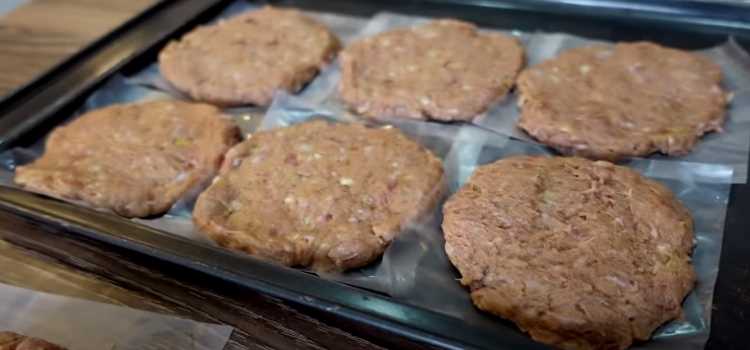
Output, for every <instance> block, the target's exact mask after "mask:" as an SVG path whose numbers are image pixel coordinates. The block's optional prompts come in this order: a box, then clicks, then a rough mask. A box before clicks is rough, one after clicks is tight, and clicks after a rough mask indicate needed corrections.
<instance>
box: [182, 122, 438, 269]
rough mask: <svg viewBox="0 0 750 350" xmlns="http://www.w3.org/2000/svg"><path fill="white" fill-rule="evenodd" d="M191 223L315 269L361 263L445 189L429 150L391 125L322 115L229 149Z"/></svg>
mask: <svg viewBox="0 0 750 350" xmlns="http://www.w3.org/2000/svg"><path fill="white" fill-rule="evenodd" d="M226 163H228V164H227V166H226V167H225V168H226V169H227V171H226V173H223V174H222V175H221V176H220V178H219V179H218V180H217V181H216V182H214V184H213V185H211V186H210V187H209V188H208V190H206V191H205V192H203V194H201V196H200V197H199V198H198V202H197V203H196V205H195V210H194V213H193V221H194V222H195V224H196V226H197V227H198V228H199V229H200V230H201V231H203V232H204V233H205V234H207V235H208V236H210V237H211V238H213V239H214V240H215V241H216V242H217V243H219V244H220V245H222V246H225V247H228V248H231V249H236V250H240V251H243V252H245V253H248V254H252V255H255V256H258V257H261V258H265V259H270V260H274V261H277V262H280V263H282V264H284V265H287V266H303V267H309V268H311V269H313V270H316V271H321V272H326V271H344V270H347V269H352V268H358V267H362V266H364V265H367V264H368V263H370V262H372V261H373V260H375V259H376V258H377V257H378V256H380V255H381V254H382V253H383V251H384V250H385V248H386V247H387V246H388V245H389V244H390V242H391V241H392V240H393V238H394V237H395V236H396V235H397V234H398V233H400V232H401V229H402V227H403V226H404V224H406V223H407V222H408V221H410V220H413V219H417V218H419V217H421V216H422V215H423V214H428V213H431V212H432V211H433V210H434V209H435V207H436V206H437V205H438V202H439V201H440V199H441V198H442V196H443V195H444V193H445V186H446V185H445V180H444V175H443V168H442V165H441V163H440V160H438V159H437V158H436V157H435V156H434V155H433V154H432V153H431V152H430V151H427V150H424V149H423V148H422V147H421V146H420V145H419V144H418V143H416V142H414V141H412V140H411V139H409V138H408V137H407V136H406V135H404V134H403V133H401V132H400V131H398V130H396V129H393V128H381V129H373V128H367V127H365V126H364V125H361V124H328V123H326V122H323V121H314V122H308V123H303V124H296V125H293V126H290V127H286V128H281V129H274V130H270V131H264V132H260V133H258V134H256V135H254V136H253V137H252V138H251V139H249V140H247V141H245V142H243V143H241V144H240V145H238V146H236V147H235V148H234V149H233V150H232V151H230V152H229V155H228V156H227V160H226Z"/></svg>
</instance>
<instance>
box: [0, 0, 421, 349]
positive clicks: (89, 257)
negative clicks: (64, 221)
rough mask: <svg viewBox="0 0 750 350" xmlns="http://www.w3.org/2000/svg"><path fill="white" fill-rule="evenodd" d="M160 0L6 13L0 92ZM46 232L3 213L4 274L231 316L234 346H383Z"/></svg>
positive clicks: (74, 292)
mask: <svg viewBox="0 0 750 350" xmlns="http://www.w3.org/2000/svg"><path fill="white" fill-rule="evenodd" d="M156 2H158V0H36V1H34V2H32V3H30V4H28V5H25V6H24V7H21V8H19V9H17V10H15V11H14V12H11V13H10V14H8V15H7V16H5V17H4V18H0V95H5V94H7V93H9V92H11V91H13V90H14V89H16V88H17V87H19V86H20V85H22V84H23V83H25V82H27V81H29V80H30V79H33V78H34V77H35V76H37V75H39V74H41V73H43V72H44V71H45V70H47V69H49V68H50V67H52V66H53V65H55V64H56V63H57V62H59V61H61V60H62V59H64V58H66V57H67V56H69V55H71V54H73V53H75V52H76V51H78V50H80V49H81V48H83V47H84V46H85V45H87V44H88V43H90V42H92V41H93V40H95V39H97V38H98V37H100V36H102V35H103V34H105V33H106V32H108V31H109V30H111V29H113V28H115V27H116V26H118V25H119V24H121V23H123V22H124V21H126V20H127V19H128V18H130V17H132V16H133V15H135V14H137V13H139V12H140V11H143V10H144V9H146V8H147V7H148V6H150V5H153V4H155V3H156ZM41 232H42V231H38V230H36V229H35V228H33V227H30V226H28V225H27V224H26V223H23V222H19V221H16V220H15V219H13V218H12V217H9V216H6V215H3V214H0V238H2V240H0V282H3V283H8V284H13V285H17V286H21V287H26V288H30V289H35V290H40V291H45V292H50V293H56V294H62V295H67V296H71V297H77V298H83V299H88V300H94V301H101V302H106V303H111V304H118V305H123V306H129V307H133V308H138V309H143V310H149V311H156V312H160V313H166V314H174V315H180V316H184V317H188V318H192V319H195V320H199V321H206V322H216V323H225V324H229V325H232V326H234V327H235V328H236V330H235V332H234V334H233V336H232V338H231V340H230V343H229V344H228V346H227V349H259V350H260V349H264V350H269V349H283V350H303V349H342V350H357V349H361V350H365V349H382V348H381V347H379V346H376V345H374V344H372V343H370V342H368V341H365V340H363V339H360V338H358V337H356V336H354V335H352V334H350V333H347V332H345V331H342V330H341V329H339V328H336V327H332V326H329V325H327V324H326V323H324V322H322V321H320V320H319V319H316V318H314V317H311V316H309V314H310V312H309V310H303V311H305V312H300V311H299V310H298V309H295V307H294V306H291V305H287V304H285V303H283V302H282V301H280V300H278V299H275V298H272V297H269V296H264V295H259V294H254V293H250V292H244V291H238V290H236V289H232V288H228V287H227V288H222V286H220V285H216V284H215V282H214V281H208V280H195V279H191V282H183V281H184V280H186V279H183V278H182V277H186V276H185V275H186V274H187V273H186V272H185V271H179V270H169V267H165V268H164V269H161V268H156V267H155V266H156V265H155V264H149V263H144V262H143V261H133V258H132V257H130V256H128V255H126V254H119V253H118V252H113V251H109V250H107V249H102V248H101V247H97V246H95V245H86V244H83V243H81V242H74V241H70V242H60V241H54V242H53V241H52V240H50V239H49V238H50V236H47V235H45V234H42V233H41ZM8 242H12V244H11V243H8ZM147 266H148V267H147ZM103 276H107V277H106V279H105V277H103ZM178 281H179V282H178ZM207 285H210V286H208V287H207ZM329 322H330V321H329ZM333 322H335V321H333ZM390 346H393V345H390ZM390 346H389V347H390ZM407 347H408V348H422V346H419V345H415V344H411V345H407Z"/></svg>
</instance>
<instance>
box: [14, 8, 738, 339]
mask: <svg viewBox="0 0 750 350" xmlns="http://www.w3.org/2000/svg"><path fill="white" fill-rule="evenodd" d="M255 2H257V3H261V2H262V3H272V4H275V5H280V6H288V7H297V8H301V9H307V10H315V11H324V12H333V13H342V14H347V15H357V16H372V15H373V14H375V13H377V12H381V11H391V12H397V13H405V14H413V15H420V16H428V17H454V18H461V19H465V20H469V21H472V22H475V23H477V24H478V25H480V26H482V27H491V28H500V29H511V28H512V29H518V30H522V31H526V32H535V31H545V32H563V33H570V34H574V35H579V36H584V37H588V38H592V39H603V40H608V41H623V40H639V39H642V40H650V41H655V42H658V43H661V44H664V45H668V46H673V47H678V48H683V49H697V48H705V47H711V46H715V45H717V44H720V43H722V42H723V41H724V40H725V39H726V37H727V35H731V36H733V37H734V38H735V40H736V41H737V43H738V44H739V45H740V46H742V47H743V48H745V49H746V50H748V48H750V7H744V6H743V5H740V4H730V3H716V2H697V1H658V0H564V1H555V0H465V1H464V0H400V1H399V0H338V1H325V0H278V1H255ZM230 3H232V0H165V1H163V2H161V3H159V4H157V5H155V6H154V7H152V8H150V9H148V10H147V11H145V12H144V13H142V14H140V15H139V16H137V17H136V18H134V19H132V20H131V21H129V22H127V23H126V24H124V25H123V26H121V27H120V28H118V29H116V30H115V31H114V32H112V33H110V34H108V35H107V36H105V37H103V38H102V39H100V40H99V41H97V42H96V43H94V44H92V45H91V46H89V47H88V48H86V49H84V50H83V51H81V52H79V53H78V54H76V55H74V56H73V57H71V58H70V59H68V60H67V61H65V62H63V63H61V64H60V65H58V66H56V67H54V68H53V69H51V70H50V71H49V72H47V73H45V74H44V75H42V76H41V77H39V78H37V79H36V80H34V81H32V82H30V83H29V84H27V85H25V86H23V87H22V88H20V89H18V90H17V91H16V92H14V93H12V94H11V95H9V96H7V97H5V98H4V99H3V100H2V101H0V151H3V150H7V149H10V148H12V147H18V146H21V147H22V146H24V145H30V144H32V143H34V142H36V141H37V140H39V139H40V138H41V137H43V136H44V135H45V134H46V133H47V132H49V130H51V129H52V128H54V127H55V126H57V125H58V124H60V123H62V122H63V121H64V120H65V119H66V118H67V117H69V116H70V115H71V114H72V113H74V112H75V111H76V110H77V109H78V108H79V107H80V105H81V104H82V103H83V101H84V100H85V99H86V98H87V97H88V96H89V94H90V93H91V92H92V91H94V90H95V89H96V88H97V87H98V86H100V85H101V84H102V83H103V82H104V81H106V80H107V79H108V78H109V77H111V76H113V75H114V74H118V73H123V74H128V73H132V72H137V71H139V70H140V69H142V68H144V67H146V66H148V65H149V64H151V63H153V62H154V61H155V59H156V54H157V53H158V51H159V49H160V48H161V47H162V46H163V45H164V44H165V43H166V42H167V41H168V40H170V39H172V38H176V37H179V36H180V35H182V34H183V33H184V32H186V31H188V30H190V29H191V28H193V27H194V26H196V25H197V24H201V23H204V22H206V21H208V20H210V19H211V18H213V17H214V16H215V15H216V14H218V13H219V12H220V11H222V10H223V9H224V8H225V7H226V6H228V5H229V4H230ZM0 210H3V211H5V212H7V213H8V214H10V215H14V216H17V217H19V218H21V219H23V220H27V221H32V222H34V223H35V224H36V225H41V226H43V227H45V228H47V229H49V230H53V231H57V232H65V234H66V235H71V234H72V235H75V236H78V237H81V239H85V240H94V241H96V242H99V243H103V244H107V245H111V246H114V247H117V248H118V249H125V250H127V251H131V252H133V253H134V254H138V255H147V256H149V257H150V258H155V259H158V260H161V261H164V262H167V263H171V264H177V265H180V266H182V267H183V268H188V269H191V270H194V271H196V272H200V273H203V274H206V275H210V276H212V277H214V278H220V279H222V280H225V281H227V282H229V283H232V284H235V285H238V286H241V287H245V288H251V289H253V290H257V291H259V292H262V293H266V294H269V295H272V296H275V297H279V298H282V299H284V300H288V301H290V302H292V303H296V304H299V305H302V306H305V307H309V308H313V309H315V310H317V312H323V313H329V314H331V315H335V316H336V318H338V319H341V318H344V319H347V320H349V321H351V322H353V323H355V324H362V325H367V326H369V327H375V328H377V329H379V330H381V331H385V332H388V333H391V334H393V335H394V336H398V337H403V338H408V339H411V340H415V341H418V342H423V343H426V344H428V345H432V346H435V347H439V348H446V349H487V350H489V349H551V348H550V347H547V346H544V345H541V344H538V343H535V342H533V341H532V340H531V339H529V338H527V337H526V336H523V335H522V334H521V333H520V332H519V331H518V330H517V329H516V328H515V327H514V326H512V324H509V323H508V327H506V328H507V329H500V330H498V328H497V327H491V328H490V327H487V328H485V327H482V326H481V325H480V326H477V325H469V324H467V323H464V322H462V321H461V320H459V319H456V318H452V317H450V316H447V315H444V314H440V313H436V312H432V311H428V310H425V309H421V308H417V307H413V306H410V305H406V304H402V303H399V302H396V301H394V300H392V299H390V298H389V297H387V296H383V295H379V294H375V293H371V292H368V291H365V290H362V289H357V288H354V287H349V286H346V285H343V284H339V283H336V282H332V281H328V280H324V279H321V278H318V277H316V276H313V275H310V274H306V273H303V272H300V271H298V270H294V269H288V268H284V267H281V266H276V265H272V264H268V263H265V262H262V261H259V260H254V259H248V258H245V257H242V256H239V255H237V254H233V253H231V252H229V251H226V250H224V249H220V248H215V247H211V246H207V245H203V244H200V243H199V242H195V241H190V240H187V239H185V238H181V237H178V236H174V235H170V234H167V233H164V232H161V231H159V230H155V229H152V228H149V227H146V226H142V225H138V224H135V223H133V222H131V221H128V220H125V219H121V218H119V217H116V216H114V215H111V214H107V213H103V212H99V211H95V210H92V209H89V208H85V207H80V206H76V205H73V204H70V203H67V202H62V201H59V200H54V199H50V198H48V197H44V196H40V195H36V194H32V193H28V192H25V191H21V190H18V189H14V188H7V187H0ZM748 211H750V188H749V187H748V186H747V185H746V184H735V185H732V189H731V196H730V203H729V208H728V211H727V217H726V223H725V232H724V242H723V249H722V255H721V264H720V273H719V278H718V281H717V285H716V291H715V297H714V305H713V312H712V313H713V316H712V325H711V337H710V339H709V341H708V343H707V345H706V349H746V348H747V344H745V342H744V340H743V337H742V336H743V334H742V331H743V330H748V329H750V312H748V314H747V315H746V314H745V313H744V312H743V310H750V255H748V254H746V253H745V250H746V249H745V247H746V246H748V245H750V235H746V232H745V230H746V229H745V228H747V227H750V217H749V216H748V215H747V214H746V213H747V212H748ZM0 225H1V223H0Z"/></svg>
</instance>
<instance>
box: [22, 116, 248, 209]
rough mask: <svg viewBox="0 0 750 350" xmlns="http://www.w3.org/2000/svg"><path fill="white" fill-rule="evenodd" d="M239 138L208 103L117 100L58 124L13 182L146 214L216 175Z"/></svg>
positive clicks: (231, 126) (160, 207)
mask: <svg viewBox="0 0 750 350" xmlns="http://www.w3.org/2000/svg"><path fill="white" fill-rule="evenodd" d="M239 139H240V136H239V128H237V126H236V125H234V123H233V122H232V121H231V120H229V119H228V118H225V117H224V116H223V115H222V114H221V112H220V111H219V110H218V109H217V108H216V107H213V106H210V105H205V104H193V103H187V102H180V101H155V102H148V103H143V104H124V105H117V106H112V107H107V108H104V109H100V110H96V111H93V112H90V113H87V114H85V115H83V116H81V117H79V118H77V119H76V120H74V121H73V122H72V123H70V124H69V125H67V126H63V127H59V128H57V129H56V130H55V131H53V132H52V133H51V134H50V136H49V139H48V140H47V143H46V151H45V153H44V155H43V156H42V157H41V158H39V159H37V160H36V161H35V162H34V163H31V164H29V165H26V166H20V167H18V168H17V169H16V172H15V182H16V184H17V185H18V186H20V187H23V188H27V189H29V190H33V191H36V192H42V193H47V194H50V195H53V196H57V197H63V198H69V199H80V200H83V201H85V202H86V203H88V204H89V205H91V206H93V207H97V208H105V209H109V210H112V211H114V212H115V213H117V214H119V215H122V216H126V217H146V216H151V215H156V214H161V213H164V212H166V211H168V210H169V209H170V208H171V207H172V205H174V203H175V202H177V200H179V199H180V198H181V197H182V196H183V195H184V194H186V192H187V191H189V190H191V189H193V188H195V187H196V186H197V185H198V184H200V183H201V182H203V181H207V180H210V179H211V178H212V177H213V176H214V175H215V174H216V172H217V170H218V169H219V167H220V165H221V162H222V161H223V157H224V154H225V153H226V152H227V150H228V149H229V148H230V147H231V146H232V145H234V144H236V143H237V142H238V141H239Z"/></svg>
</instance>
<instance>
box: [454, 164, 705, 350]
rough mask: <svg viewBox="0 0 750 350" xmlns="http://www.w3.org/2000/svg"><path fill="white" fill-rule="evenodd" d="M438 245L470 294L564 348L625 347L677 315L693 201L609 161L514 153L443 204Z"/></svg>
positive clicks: (686, 285)
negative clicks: (685, 202) (682, 200)
mask: <svg viewBox="0 0 750 350" xmlns="http://www.w3.org/2000/svg"><path fill="white" fill-rule="evenodd" d="M443 214H444V220H443V230H444V232H445V240H446V244H445V250H446V252H447V254H448V256H449V258H450V260H451V262H452V263H453V265H454V266H456V268H457V269H458V270H459V272H460V273H461V276H462V278H461V283H462V284H464V285H466V286H468V287H469V288H470V290H471V298H472V301H473V302H474V304H475V305H476V306H477V307H479V308H480V309H482V310H484V311H488V312H491V313H493V314H496V315H498V316H500V317H503V318H506V319H508V320H511V321H513V322H514V323H516V325H518V326H519V327H520V328H521V329H522V330H524V331H526V332H528V333H529V334H530V335H531V337H532V338H534V339H535V340H537V341H540V342H543V343H547V344H551V345H555V346H559V347H561V348H565V349H604V350H610V349H625V348H627V347H628V346H630V344H631V343H632V342H633V341H634V340H635V341H638V340H646V339H648V338H649V337H650V335H651V333H652V332H653V331H654V330H655V329H656V328H657V327H658V326H660V325H661V324H663V323H665V322H667V321H669V320H672V319H674V318H676V317H679V316H680V314H681V311H682V310H681V307H680V305H681V303H682V300H683V299H684V297H685V296H686V295H687V294H688V293H689V292H690V290H691V289H692V287H693V284H694V281H695V274H694V272H693V270H692V268H691V267H690V265H689V261H690V252H691V249H692V246H693V244H694V241H695V239H694V236H693V222H692V218H691V215H690V213H689V212H688V211H687V210H686V209H685V208H683V207H682V205H680V203H678V201H677V200H676V199H675V197H674V196H673V195H672V193H670V191H669V190H668V189H667V188H665V187H664V186H662V185H661V184H659V183H657V182H655V181H653V180H650V179H646V178H644V177H642V176H641V175H639V174H638V173H636V172H634V171H632V170H630V169H628V168H625V167H620V166H615V165H613V164H611V163H608V162H604V161H598V162H593V161H590V160H586V159H583V158H563V157H559V158H546V157H528V156H525V157H514V158H508V159H504V160H500V161H497V162H495V163H491V164H487V165H483V166H480V167H478V168H477V169H476V171H475V172H474V174H473V175H472V176H471V177H470V178H469V180H468V181H467V182H466V184H465V185H464V186H463V187H462V188H461V189H460V190H459V191H458V192H457V193H456V194H455V195H453V196H452V197H450V199H449V200H448V201H447V202H446V204H445V206H444V207H443Z"/></svg>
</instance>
